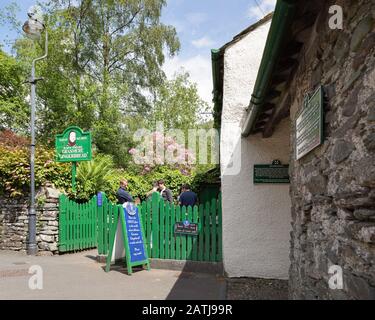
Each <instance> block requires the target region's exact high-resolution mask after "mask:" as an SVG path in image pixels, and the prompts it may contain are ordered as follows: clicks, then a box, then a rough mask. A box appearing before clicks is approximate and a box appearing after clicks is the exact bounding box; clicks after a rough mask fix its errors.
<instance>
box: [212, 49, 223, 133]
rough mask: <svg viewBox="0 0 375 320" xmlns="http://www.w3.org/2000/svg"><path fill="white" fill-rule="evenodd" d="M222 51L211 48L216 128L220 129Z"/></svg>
mask: <svg viewBox="0 0 375 320" xmlns="http://www.w3.org/2000/svg"><path fill="white" fill-rule="evenodd" d="M220 53H221V51H220V50H218V49H212V50H211V61H212V79H213V100H212V101H213V103H214V122H215V128H217V129H220V127H221V118H220V114H221V111H222V108H223V106H222V104H223V101H222V90H223V89H222V88H221V87H220Z"/></svg>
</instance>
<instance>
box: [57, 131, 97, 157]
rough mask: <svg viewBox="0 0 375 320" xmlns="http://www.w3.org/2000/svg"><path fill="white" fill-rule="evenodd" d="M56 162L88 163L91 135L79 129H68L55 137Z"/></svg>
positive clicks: (90, 155)
mask: <svg viewBox="0 0 375 320" xmlns="http://www.w3.org/2000/svg"><path fill="white" fill-rule="evenodd" d="M55 146H56V161H57V162H78V161H90V160H91V159H92V153H91V134H90V132H83V131H82V129H81V128H79V127H69V128H67V129H66V130H65V131H64V133H63V134H58V135H56V142H55Z"/></svg>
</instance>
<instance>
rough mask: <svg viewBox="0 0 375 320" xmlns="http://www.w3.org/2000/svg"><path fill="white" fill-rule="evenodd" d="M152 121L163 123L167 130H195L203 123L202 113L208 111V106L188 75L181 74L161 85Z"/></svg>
mask: <svg viewBox="0 0 375 320" xmlns="http://www.w3.org/2000/svg"><path fill="white" fill-rule="evenodd" d="M154 104H155V106H154V109H153V110H154V115H153V118H152V121H154V122H157V121H161V122H163V124H164V128H165V129H181V130H184V131H187V130H188V129H194V128H197V127H198V126H199V123H201V122H202V116H201V115H202V113H204V112H206V111H207V110H208V104H207V103H206V102H205V101H203V100H202V99H201V98H200V96H199V93H198V88H197V85H196V84H195V83H192V82H191V81H190V79H189V74H188V73H179V74H177V75H176V76H175V78H174V79H172V80H167V81H165V82H164V83H163V85H161V86H160V87H159V88H158V90H157V94H156V98H155V102H154Z"/></svg>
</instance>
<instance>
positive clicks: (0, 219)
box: [0, 187, 59, 255]
mask: <svg viewBox="0 0 375 320" xmlns="http://www.w3.org/2000/svg"><path fill="white" fill-rule="evenodd" d="M37 198H38V199H40V200H39V201H38V204H37V237H36V240H37V244H38V249H39V253H38V254H39V255H53V254H57V253H58V247H57V244H58V233H59V232H58V212H59V211H58V201H59V199H58V198H59V192H58V191H57V190H55V189H53V188H50V187H45V188H42V189H41V190H40V191H39V192H38V194H37ZM28 207H29V199H28V197H23V198H17V199H13V198H9V197H6V196H0V250H14V251H26V245H27V234H28Z"/></svg>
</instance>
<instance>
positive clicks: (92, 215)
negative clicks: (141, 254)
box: [59, 193, 222, 262]
mask: <svg viewBox="0 0 375 320" xmlns="http://www.w3.org/2000/svg"><path fill="white" fill-rule="evenodd" d="M138 209H139V212H140V214H141V215H142V220H143V225H144V232H145V234H144V238H145V241H146V246H147V249H148V256H149V258H158V259H174V260H191V261H206V262H220V261H222V214H221V213H222V210H221V195H219V197H218V199H212V200H211V201H209V202H206V203H205V204H200V205H199V206H195V207H181V206H178V205H174V204H170V203H169V202H165V201H163V200H162V199H161V198H160V196H159V195H158V194H157V193H155V194H154V195H153V196H152V200H150V201H145V202H143V203H142V204H140V205H139V206H138ZM122 210H123V209H122V206H119V205H114V204H112V203H111V202H110V201H108V200H107V198H106V197H105V195H104V194H103V199H102V206H100V207H98V205H97V197H96V196H95V197H93V198H92V199H91V200H90V201H89V202H88V203H85V204H77V203H75V202H74V201H71V200H69V199H68V198H67V197H66V196H64V195H62V196H60V219H59V251H60V252H71V251H78V250H84V249H90V248H96V247H97V248H98V253H99V254H100V255H106V254H108V251H109V241H110V239H109V238H110V237H109V235H110V233H111V231H112V230H114V228H116V227H117V226H115V225H114V220H115V219H114V217H115V215H116V214H118V212H119V211H120V213H121V212H122ZM184 220H189V221H190V222H192V223H197V224H198V230H199V234H198V236H191V235H179V234H175V233H174V225H175V223H176V222H182V221H184Z"/></svg>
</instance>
